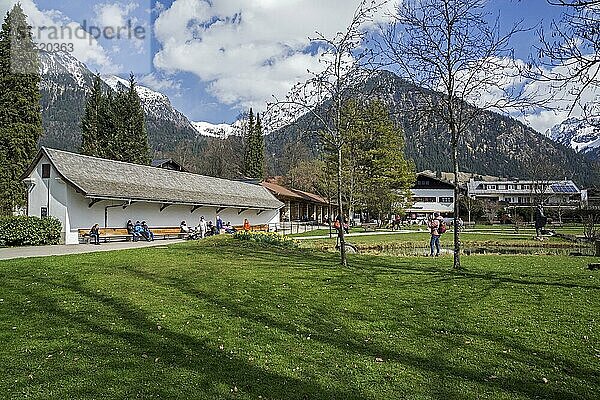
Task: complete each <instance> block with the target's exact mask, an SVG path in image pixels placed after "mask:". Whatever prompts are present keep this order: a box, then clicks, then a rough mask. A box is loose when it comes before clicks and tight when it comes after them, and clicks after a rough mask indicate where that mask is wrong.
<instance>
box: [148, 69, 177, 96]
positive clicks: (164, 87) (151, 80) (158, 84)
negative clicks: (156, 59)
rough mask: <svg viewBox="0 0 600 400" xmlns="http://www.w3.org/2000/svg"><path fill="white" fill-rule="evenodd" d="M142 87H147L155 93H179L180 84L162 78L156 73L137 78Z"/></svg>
mask: <svg viewBox="0 0 600 400" xmlns="http://www.w3.org/2000/svg"><path fill="white" fill-rule="evenodd" d="M138 80H139V83H140V84H141V85H142V86H146V87H149V88H150V89H153V90H156V91H157V92H164V91H176V92H179V91H181V82H180V81H177V80H173V79H169V78H164V77H161V76H159V75H158V74H156V73H151V74H147V75H142V76H140V77H139V78H138Z"/></svg>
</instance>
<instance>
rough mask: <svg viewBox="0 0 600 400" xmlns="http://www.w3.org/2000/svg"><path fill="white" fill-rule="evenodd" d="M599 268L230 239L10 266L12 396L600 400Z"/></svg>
mask: <svg viewBox="0 0 600 400" xmlns="http://www.w3.org/2000/svg"><path fill="white" fill-rule="evenodd" d="M592 260H593V258H580V257H577V258H575V257H556V256H555V257H544V256H528V257H524V256H469V257H464V259H463V263H464V265H465V267H466V270H465V271H462V272H453V271H452V269H451V262H452V260H451V258H450V257H442V258H438V259H429V258H425V257H420V258H417V257H414V258H400V257H383V256H381V257H373V256H365V255H358V256H352V257H351V258H350V267H349V268H340V267H339V266H338V265H337V259H336V257H335V255H333V254H331V253H326V252H319V251H314V250H310V249H299V250H278V249H274V248H266V247H261V246H259V245H256V244H252V243H242V242H237V241H235V240H234V239H231V238H226V239H224V238H217V239H207V240H205V241H203V242H201V243H198V242H188V243H184V244H178V245H169V246H168V247H166V246H165V247H163V248H148V249H137V250H131V251H121V252H112V253H96V254H89V255H77V256H66V257H52V258H43V259H30V260H17V261H4V262H0V288H1V289H0V290H1V292H0V293H1V294H0V340H1V342H2V347H0V377H1V378H0V379H1V380H0V393H2V395H1V396H0V397H2V398H10V399H19V398H30V399H66V398H70V399H98V398H106V399H122V398H126V399H130V398H169V399H192V398H193V399H351V400H352V399H403V398H408V399H475V398H479V399H534V398H545V399H549V398H557V399H558V398H560V399H597V398H598V394H599V393H600V374H599V365H600V328H599V326H600V321H599V317H598V316H599V315H600V275H598V272H591V271H588V270H587V269H586V265H587V263H588V262H590V261H592ZM596 260H597V259H596Z"/></svg>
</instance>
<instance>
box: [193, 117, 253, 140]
mask: <svg viewBox="0 0 600 400" xmlns="http://www.w3.org/2000/svg"><path fill="white" fill-rule="evenodd" d="M192 126H193V127H194V129H196V131H197V132H198V134H200V135H202V136H208V137H213V138H218V139H227V138H228V137H229V136H232V135H238V134H239V132H240V128H241V123H240V122H236V123H234V124H232V125H229V124H211V123H210V122H203V121H200V122H192Z"/></svg>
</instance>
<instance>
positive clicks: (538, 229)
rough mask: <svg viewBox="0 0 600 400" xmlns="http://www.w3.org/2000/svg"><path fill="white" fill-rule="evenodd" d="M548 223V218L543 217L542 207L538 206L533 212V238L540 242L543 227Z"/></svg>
mask: <svg viewBox="0 0 600 400" xmlns="http://www.w3.org/2000/svg"><path fill="white" fill-rule="evenodd" d="M547 222H548V218H547V217H546V216H545V215H544V207H543V206H542V205H541V204H539V205H538V206H537V208H536V210H535V238H536V239H537V240H542V234H543V231H544V227H545V226H546V223H547Z"/></svg>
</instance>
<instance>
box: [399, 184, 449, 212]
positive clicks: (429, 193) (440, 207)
mask: <svg viewBox="0 0 600 400" xmlns="http://www.w3.org/2000/svg"><path fill="white" fill-rule="evenodd" d="M411 192H412V194H413V197H435V198H436V202H432V203H422V202H416V203H414V204H413V205H412V206H411V207H410V208H409V209H408V210H407V211H408V212H416V213H419V212H434V211H437V212H440V213H453V212H454V202H452V203H440V202H439V199H440V197H451V198H452V199H454V190H452V189H411Z"/></svg>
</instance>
